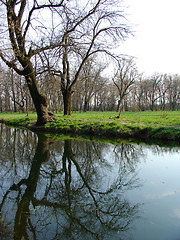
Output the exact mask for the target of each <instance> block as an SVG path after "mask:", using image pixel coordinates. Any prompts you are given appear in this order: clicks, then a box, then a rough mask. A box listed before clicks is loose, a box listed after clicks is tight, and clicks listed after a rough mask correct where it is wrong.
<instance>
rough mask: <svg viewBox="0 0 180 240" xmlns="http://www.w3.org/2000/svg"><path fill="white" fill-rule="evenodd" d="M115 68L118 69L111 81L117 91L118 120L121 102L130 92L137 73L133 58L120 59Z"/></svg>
mask: <svg viewBox="0 0 180 240" xmlns="http://www.w3.org/2000/svg"><path fill="white" fill-rule="evenodd" d="M117 66H118V69H117V71H116V73H115V76H114V77H113V79H112V80H113V83H114V85H115V86H116V88H117V90H118V96H119V101H118V112H119V114H118V118H120V114H121V104H122V101H123V100H124V98H125V97H126V96H127V95H128V94H129V93H130V91H131V90H132V85H133V84H134V83H135V80H136V79H137V78H138V72H137V69H136V66H135V63H134V60H133V58H130V59H127V58H122V59H120V60H119V61H118V64H117Z"/></svg>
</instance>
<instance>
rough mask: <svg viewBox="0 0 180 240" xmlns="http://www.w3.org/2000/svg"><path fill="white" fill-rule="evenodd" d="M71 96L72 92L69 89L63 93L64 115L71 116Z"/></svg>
mask: <svg viewBox="0 0 180 240" xmlns="http://www.w3.org/2000/svg"><path fill="white" fill-rule="evenodd" d="M71 95H72V92H71V91H69V90H67V89H66V90H65V91H64V92H63V102H64V115H71Z"/></svg>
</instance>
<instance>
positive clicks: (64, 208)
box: [0, 130, 143, 240]
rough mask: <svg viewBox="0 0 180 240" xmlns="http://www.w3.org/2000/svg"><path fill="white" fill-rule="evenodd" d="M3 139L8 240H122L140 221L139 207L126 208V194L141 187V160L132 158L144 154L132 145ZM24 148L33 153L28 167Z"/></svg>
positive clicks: (1, 178) (2, 206) (19, 135)
mask: <svg viewBox="0 0 180 240" xmlns="http://www.w3.org/2000/svg"><path fill="white" fill-rule="evenodd" d="M2 131H3V132H2V134H5V133H4V130H2ZM9 134H10V135H11V136H13V140H12V138H11V137H9V136H10V135H9ZM5 135H6V136H7V138H5V139H1V144H2V145H3V146H4V147H5V149H9V151H8V153H5V151H4V157H7V155H9V157H11V156H14V157H13V158H12V162H10V160H6V161H5V162H4V163H3V162H2V172H1V174H0V184H1V187H2V193H3V194H2V197H1V198H0V201H1V202H0V212H1V216H2V217H1V219H4V223H3V224H6V225H7V223H8V224H9V223H10V226H11V229H14V232H13V233H12V232H11V233H9V236H11V237H9V239H12V238H13V239H15V240H16V239H18V240H19V239H48V240H49V239H104V238H105V237H107V236H109V237H111V236H113V237H116V238H117V239H124V238H123V232H124V231H125V230H128V228H129V227H130V226H131V223H132V222H133V220H134V219H136V218H137V217H138V204H132V203H130V202H129V201H128V200H127V199H126V198H125V195H124V193H125V192H126V191H128V190H129V189H132V188H134V187H138V186H139V182H138V179H137V176H136V169H135V163H136V162H137V161H138V155H139V154H134V153H135V152H136V153H139V152H141V154H143V153H142V150H140V149H139V148H137V149H136V146H134V145H132V146H128V145H127V146H125V145H119V146H116V147H115V148H114V146H112V145H111V144H101V143H96V142H91V141H89V142H88V141H87V142H85V141H84V142H83V141H81V142H78V141H76V140H70V139H68V140H58V141H54V140H52V139H51V138H49V137H45V136H43V135H41V134H38V136H36V135H34V134H32V133H28V134H27V133H26V132H23V131H20V132H19V130H14V131H13V130H11V131H10V133H8V134H5ZM10 139H11V141H12V142H11V141H10V142H11V143H10V146H11V148H12V151H10V147H8V141H9V140H10ZM20 139H21V141H20ZM37 139H38V141H37ZM34 141H35V143H36V144H37V146H36V149H35V148H34ZM27 143H28V144H29V145H28V146H29V148H30V147H32V153H33V152H34V157H33V158H32V157H31V158H32V160H31V161H30V159H29V157H30V156H29V153H30V150H31V149H28V148H27V147H26V146H27ZM125 149H126V153H125V152H123V151H125ZM20 152H22V154H20ZM119 152H121V154H120V155H119ZM109 154H110V156H109ZM20 155H21V157H25V156H27V161H25V159H24V160H22V158H20ZM122 155H123V156H124V158H122ZM125 156H126V161H125ZM129 156H131V158H130V157H129ZM9 159H11V158H9ZM122 162H123V164H122ZM125 162H126V165H125ZM133 166H134V167H133ZM14 169H16V171H14ZM10 175H11V176H12V179H11V180H10V181H9V182H8V177H9V176H10ZM12 219H13V220H12ZM0 234H1V233H0ZM12 235H13V237H12ZM7 239H8V238H7Z"/></svg>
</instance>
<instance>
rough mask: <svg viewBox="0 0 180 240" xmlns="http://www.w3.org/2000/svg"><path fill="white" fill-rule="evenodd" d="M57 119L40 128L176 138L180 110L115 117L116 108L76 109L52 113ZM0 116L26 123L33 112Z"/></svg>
mask: <svg viewBox="0 0 180 240" xmlns="http://www.w3.org/2000/svg"><path fill="white" fill-rule="evenodd" d="M56 116H57V119H55V120H54V121H52V122H51V123H48V124H46V125H45V126H43V127H42V129H43V130H44V131H46V132H54V133H75V134H78V135H80V134H84V135H87V134H90V135H96V136H115V137H119V136H120V137H137V138H138V137H142V138H143V137H144V138H147V139H148V138H149V139H150V138H154V139H155V138H157V139H170V140H178V141H179V139H180V111H174V112H173V111H172V112H171V111H166V112H162V111H158V112H151V111H147V112H123V113H122V114H121V118H120V119H117V118H115V116H117V113H116V112H86V113H84V112H81V113H80V112H76V113H72V115H71V116H63V114H62V113H58V114H56ZM0 120H1V121H2V120H3V121H4V122H5V123H7V124H12V125H19V126H25V127H30V124H31V123H32V122H35V121H36V114H35V113H30V114H29V115H28V116H27V115H26V114H25V113H1V114H0Z"/></svg>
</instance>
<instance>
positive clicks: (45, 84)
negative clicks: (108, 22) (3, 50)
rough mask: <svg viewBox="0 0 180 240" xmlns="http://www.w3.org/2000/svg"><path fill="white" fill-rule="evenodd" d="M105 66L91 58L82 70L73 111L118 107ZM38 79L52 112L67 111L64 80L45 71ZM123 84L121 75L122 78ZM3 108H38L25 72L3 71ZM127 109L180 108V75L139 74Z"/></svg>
mask: <svg viewBox="0 0 180 240" xmlns="http://www.w3.org/2000/svg"><path fill="white" fill-rule="evenodd" d="M101 70H103V69H102V68H101V66H98V65H97V63H96V64H94V63H93V62H88V64H86V65H85V67H84V68H83V70H82V73H81V76H80V78H79V81H78V82H77V84H76V85H75V87H74V93H73V94H72V100H71V101H72V102H71V106H72V111H84V112H86V111H118V104H119V100H120V96H119V92H118V89H117V87H116V86H115V84H114V83H113V81H112V79H109V78H106V77H103V76H102V74H101ZM38 83H39V86H40V90H41V92H44V93H45V94H46V95H47V96H48V98H49V109H50V111H52V112H61V111H63V97H62V93H61V80H60V78H59V77H58V76H54V75H52V74H43V75H41V76H40V77H39V79H38ZM118 84H120V79H118ZM0 85H1V88H0V107H1V109H0V111H1V112H29V111H32V112H33V111H35V108H34V104H33V101H32V99H31V96H30V94H29V92H28V87H27V84H26V82H25V80H24V78H23V77H22V76H19V75H17V74H16V73H15V72H14V71H13V70H10V69H6V70H2V69H1V73H0ZM121 109H122V110H123V111H145V110H151V111H157V110H162V111H167V110H171V111H176V110H180V76H178V75H168V74H157V73H156V74H154V75H153V76H150V77H149V78H145V77H143V76H142V75H141V76H140V75H139V76H138V77H137V79H135V81H134V82H133V84H132V85H131V86H130V87H129V89H128V92H127V94H126V95H125V96H124V97H123V101H122V103H121Z"/></svg>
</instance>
